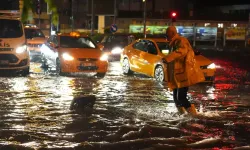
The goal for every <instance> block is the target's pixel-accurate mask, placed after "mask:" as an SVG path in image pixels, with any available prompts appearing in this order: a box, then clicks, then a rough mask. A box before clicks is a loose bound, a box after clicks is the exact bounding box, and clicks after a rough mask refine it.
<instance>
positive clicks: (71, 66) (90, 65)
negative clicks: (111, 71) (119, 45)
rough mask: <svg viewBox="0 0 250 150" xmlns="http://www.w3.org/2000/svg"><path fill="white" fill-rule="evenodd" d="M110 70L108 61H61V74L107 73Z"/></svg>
mask: <svg viewBox="0 0 250 150" xmlns="http://www.w3.org/2000/svg"><path fill="white" fill-rule="evenodd" d="M107 70H108V61H95V62H79V61H61V72H63V73H77V72H83V73H92V72H96V73H106V72H107Z"/></svg>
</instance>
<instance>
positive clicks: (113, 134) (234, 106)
mask: <svg viewBox="0 0 250 150" xmlns="http://www.w3.org/2000/svg"><path fill="white" fill-rule="evenodd" d="M209 54H210V53H209ZM204 55H205V54H204ZM214 56H216V57H212V56H209V57H210V58H212V59H213V60H214V61H215V63H216V64H217V65H218V67H219V68H218V70H217V73H216V78H215V84H213V85H211V84H199V85H196V86H193V87H191V88H190V91H189V97H190V99H191V100H192V102H193V103H194V104H195V106H196V107H197V109H198V111H199V115H198V117H196V118H194V117H189V116H186V115H183V116H179V115H178V114H177V110H176V108H175V105H174V101H173V99H172V95H171V92H170V91H168V89H167V86H166V85H165V84H159V83H157V82H156V81H154V80H153V79H151V78H148V77H144V76H142V75H138V74H135V75H133V76H124V75H122V73H121V67H120V64H119V63H118V62H112V63H111V64H110V69H109V72H108V73H107V75H106V76H105V77H104V78H95V77H91V76H83V77H81V76H77V77H60V76H57V75H56V74H55V73H53V72H44V71H43V70H42V69H40V67H39V66H40V64H39V63H32V70H31V72H32V73H31V74H30V76H28V77H1V78H0V91H1V92H0V118H1V119H0V127H1V128H0V129H1V130H0V149H12V148H13V149H14V148H15V149H57V148H58V149H86V150H88V149H91V150H92V149H93V150H95V149H97V150H99V149H102V150H103V149H110V150H117V149H119V150H123V149H124V150H139V149H141V150H156V149H157V150H158V149H164V150H166V149H213V150H217V149H240V147H241V149H250V147H249V145H250V112H249V109H250V99H249V97H250V76H249V72H250V70H249V68H247V67H244V64H245V63H243V62H244V61H242V63H241V62H239V61H235V60H234V59H230V56H231V55H228V56H224V55H223V54H220V55H217V54H216V55H214ZM246 60H247V59H246ZM92 96H94V97H92ZM83 97H87V99H86V100H85V101H88V102H89V103H90V104H92V105H93V107H92V106H89V107H84V106H85V105H84V104H81V103H78V104H77V105H72V104H74V103H75V102H76V101H78V100H79V99H80V101H81V100H83ZM73 99H74V100H73ZM83 105H84V106H83ZM73 106H74V107H73ZM72 107H73V108H72Z"/></svg>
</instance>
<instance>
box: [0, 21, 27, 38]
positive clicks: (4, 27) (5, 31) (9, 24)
mask: <svg viewBox="0 0 250 150" xmlns="http://www.w3.org/2000/svg"><path fill="white" fill-rule="evenodd" d="M21 36H23V27H22V23H21V22H20V21H19V20H9V19H0V38H19V37H21Z"/></svg>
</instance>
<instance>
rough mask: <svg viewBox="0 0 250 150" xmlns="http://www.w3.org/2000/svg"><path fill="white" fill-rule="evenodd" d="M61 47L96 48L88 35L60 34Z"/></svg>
mask: <svg viewBox="0 0 250 150" xmlns="http://www.w3.org/2000/svg"><path fill="white" fill-rule="evenodd" d="M60 47H62V48H97V46H96V44H95V43H94V42H93V41H92V40H91V39H90V38H89V37H72V36H60Z"/></svg>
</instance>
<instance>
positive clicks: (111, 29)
mask: <svg viewBox="0 0 250 150" xmlns="http://www.w3.org/2000/svg"><path fill="white" fill-rule="evenodd" d="M117 29H118V28H117V25H116V24H112V25H111V27H110V31H111V32H116V31H117Z"/></svg>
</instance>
